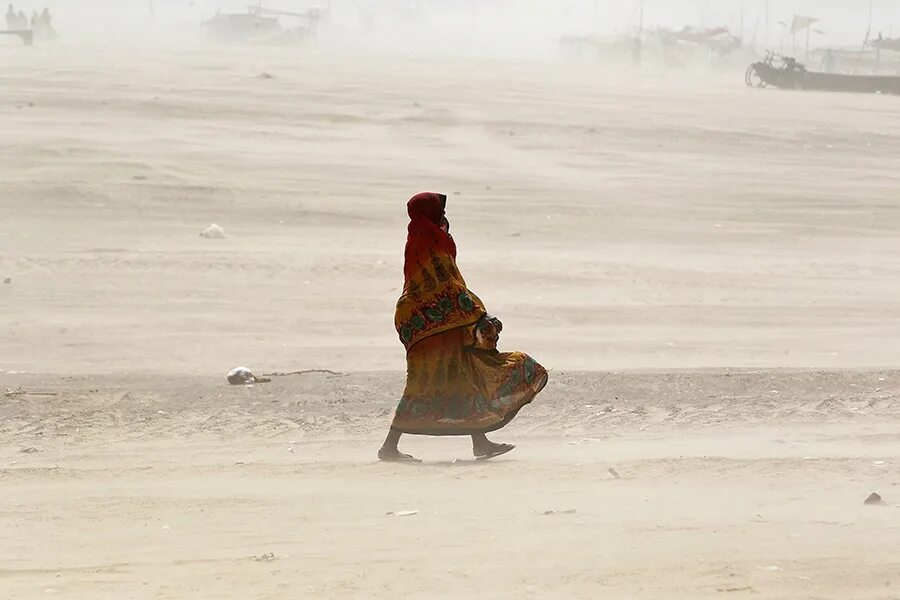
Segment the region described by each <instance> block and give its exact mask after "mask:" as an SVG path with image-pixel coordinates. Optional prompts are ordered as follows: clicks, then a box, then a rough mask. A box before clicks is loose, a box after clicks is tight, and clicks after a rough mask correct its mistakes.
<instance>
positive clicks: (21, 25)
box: [6, 4, 53, 37]
mask: <svg viewBox="0 0 900 600" xmlns="http://www.w3.org/2000/svg"><path fill="white" fill-rule="evenodd" d="M6 29H7V30H8V31H29V30H30V31H32V32H33V33H34V34H35V35H38V36H44V37H48V36H50V35H52V33H53V18H52V17H51V16H50V9H48V8H45V9H44V10H43V11H41V12H40V13H38V12H37V11H34V12H33V13H32V14H31V19H29V18H28V15H26V14H25V11H23V10H19V11H16V8H15V7H14V6H13V5H12V4H10V5H9V7H8V8H7V9H6Z"/></svg>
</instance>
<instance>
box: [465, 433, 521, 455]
mask: <svg viewBox="0 0 900 600" xmlns="http://www.w3.org/2000/svg"><path fill="white" fill-rule="evenodd" d="M513 448H515V446H514V445H513V444H497V443H494V442H492V441H491V440H489V439H487V436H486V435H484V434H483V433H473V434H472V453H473V454H475V458H479V459H482V460H484V459H488V458H494V457H495V456H500V455H501V454H506V453H507V452H509V451H510V450H512V449H513Z"/></svg>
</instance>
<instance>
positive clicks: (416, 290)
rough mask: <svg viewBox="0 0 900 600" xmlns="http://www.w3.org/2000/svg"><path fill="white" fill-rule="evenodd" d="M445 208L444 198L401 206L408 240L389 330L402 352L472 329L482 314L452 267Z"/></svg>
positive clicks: (426, 196)
mask: <svg viewBox="0 0 900 600" xmlns="http://www.w3.org/2000/svg"><path fill="white" fill-rule="evenodd" d="M445 204H446V196H442V195H440V194H432V193H422V194H417V195H415V196H413V197H412V199H411V200H410V201H409V202H408V203H407V205H406V209H407V212H408V213H409V219H410V221H409V235H408V237H407V238H406V254H405V261H404V263H403V277H404V282H403V294H402V295H401V296H400V299H399V300H398V301H397V311H396V312H395V313H394V326H395V327H396V328H397V333H398V334H399V335H400V341H401V342H403V345H404V346H405V347H406V350H407V352H408V351H409V349H410V348H412V347H413V346H414V345H415V344H416V343H417V342H419V341H421V340H423V339H425V338H427V337H429V336H432V335H435V334H438V333H442V332H444V331H449V330H451V329H455V328H457V327H465V326H468V325H473V324H474V323H476V322H477V321H478V320H479V319H480V318H481V317H482V316H483V315H484V314H485V310H484V304H482V302H481V300H479V299H478V296H476V295H475V294H473V293H472V292H471V291H469V289H468V288H467V287H466V281H465V280H464V279H463V277H462V275H461V274H460V272H459V269H458V268H457V266H456V244H455V243H454V242H453V238H452V237H450V234H449V233H447V232H445V231H444V230H443V229H441V223H442V222H443V221H444V208H445Z"/></svg>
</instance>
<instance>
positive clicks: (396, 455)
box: [378, 427, 419, 462]
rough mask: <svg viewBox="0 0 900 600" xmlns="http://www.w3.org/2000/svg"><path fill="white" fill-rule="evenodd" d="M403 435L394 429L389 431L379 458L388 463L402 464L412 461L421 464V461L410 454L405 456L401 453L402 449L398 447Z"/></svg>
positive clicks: (379, 451)
mask: <svg viewBox="0 0 900 600" xmlns="http://www.w3.org/2000/svg"><path fill="white" fill-rule="evenodd" d="M401 435H403V434H402V433H401V432H400V431H397V430H396V429H394V428H393V427H391V428H390V429H389V430H388V434H387V437H386V438H384V443H383V444H382V445H381V448H379V450H378V458H379V459H380V460H383V461H387V462H402V461H411V462H419V459H418V458H416V457H414V456H410V455H409V454H403V453H402V452H400V449H399V448H398V447H397V445H398V444H399V443H400V436H401Z"/></svg>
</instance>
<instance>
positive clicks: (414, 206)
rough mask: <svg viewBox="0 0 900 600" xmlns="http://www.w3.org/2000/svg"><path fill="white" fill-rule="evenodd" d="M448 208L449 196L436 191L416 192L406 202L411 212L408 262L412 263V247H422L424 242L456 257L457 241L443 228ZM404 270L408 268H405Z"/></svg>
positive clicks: (409, 212)
mask: <svg viewBox="0 0 900 600" xmlns="http://www.w3.org/2000/svg"><path fill="white" fill-rule="evenodd" d="M446 208H447V196H446V195H444V194H436V193H434V192H422V193H421V194H416V195H415V196H413V197H412V198H410V199H409V202H407V203H406V212H407V214H409V227H408V228H407V230H408V231H409V236H408V237H407V239H406V250H407V252H406V263H407V264H410V263H411V262H413V261H411V260H410V259H415V257H414V256H410V252H409V251H410V250H411V249H417V248H421V246H422V245H423V244H425V245H429V246H434V247H435V248H440V249H441V250H442V251H444V252H447V253H449V254H450V255H451V256H453V258H456V243H455V242H454V241H453V238H452V237H451V236H450V234H449V233H447V232H446V231H444V230H443V229H441V225H442V224H443V223H444V222H445V221H446V216H445V214H446V213H445V210H446ZM404 272H406V270H405V269H404Z"/></svg>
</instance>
